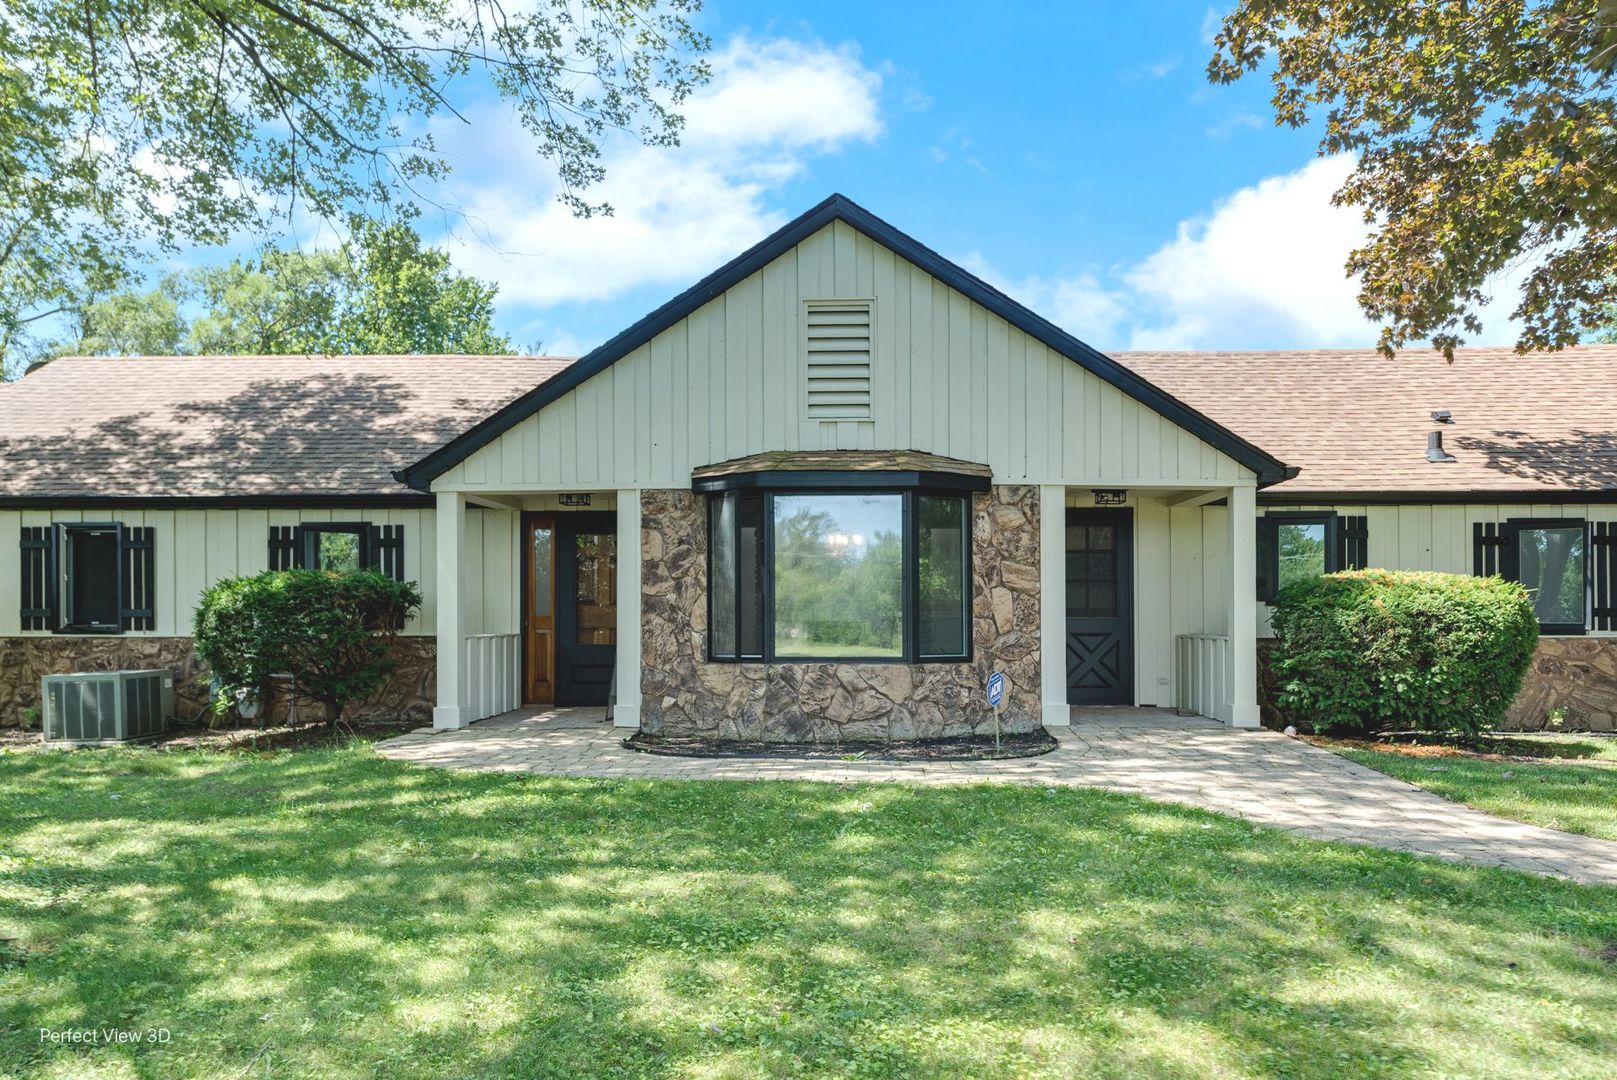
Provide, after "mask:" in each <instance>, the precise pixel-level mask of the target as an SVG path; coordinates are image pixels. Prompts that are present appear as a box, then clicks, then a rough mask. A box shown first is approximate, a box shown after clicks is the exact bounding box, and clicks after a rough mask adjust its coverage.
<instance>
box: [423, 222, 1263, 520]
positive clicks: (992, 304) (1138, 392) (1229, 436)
mask: <svg viewBox="0 0 1617 1080" xmlns="http://www.w3.org/2000/svg"><path fill="white" fill-rule="evenodd" d="M834 221H842V222H845V223H846V224H848V225H849V226H851V227H852V228H854V229H856V230H858V231H859V232H861V233H863V234H865V235H866V236H868V237H869V238H870V239H871V240H874V241H875V242H876V243H878V244H880V245H882V246H883V247H885V248H887V249H888V250H890V251H892V252H893V253H894V254H896V255H898V256H899V257H900V258H902V259H905V260H907V261H908V262H910V263H912V264H913V265H915V266H917V267H919V268H920V269H921V270H924V271H925V272H926V273H928V274H930V275H932V276H933V277H934V278H936V279H938V280H939V281H941V282H943V283H944V284H945V285H947V286H949V287H950V288H952V289H954V290H956V291H957V292H960V293H962V294H963V295H965V296H967V297H968V298H970V299H971V300H974V301H976V302H977V303H978V304H981V305H982V306H983V307H984V308H986V309H987V310H989V311H991V312H993V313H994V314H995V315H998V316H999V317H1000V318H1002V319H1004V320H1005V321H1006V322H1008V323H1010V324H1011V325H1012V326H1014V327H1016V328H1017V329H1018V330H1021V331H1022V332H1023V333H1025V334H1028V335H1029V336H1031V337H1033V338H1035V339H1037V340H1038V341H1040V342H1042V343H1043V344H1044V345H1045V346H1047V347H1048V348H1050V349H1051V350H1053V351H1054V352H1056V353H1058V354H1060V355H1061V356H1064V357H1066V358H1067V359H1068V360H1071V361H1072V362H1073V363H1075V364H1077V365H1079V366H1080V367H1082V368H1085V369H1086V370H1088V371H1089V372H1090V373H1091V374H1093V375H1095V376H1096V377H1097V378H1100V379H1101V380H1102V381H1104V382H1107V383H1110V384H1111V385H1113V386H1115V387H1116V388H1117V389H1119V390H1121V391H1122V392H1123V393H1125V394H1127V395H1128V396H1129V397H1132V398H1134V399H1135V400H1136V401H1139V402H1140V403H1141V404H1143V405H1145V406H1146V407H1147V408H1150V409H1152V410H1153V411H1155V412H1156V413H1158V414H1159V415H1161V416H1163V417H1164V418H1166V419H1167V420H1168V421H1170V422H1171V423H1173V424H1175V425H1177V426H1179V427H1181V428H1183V429H1184V430H1186V431H1188V432H1190V433H1191V434H1193V435H1195V436H1196V437H1197V438H1199V439H1201V440H1202V441H1204V442H1206V443H1208V444H1209V445H1211V446H1213V447H1214V448H1215V449H1217V450H1219V451H1221V452H1222V453H1224V454H1227V455H1228V456H1230V457H1231V458H1233V459H1234V460H1236V461H1237V462H1239V463H1241V464H1242V465H1245V466H1246V467H1247V468H1249V469H1251V470H1252V471H1253V472H1254V473H1255V474H1256V475H1257V477H1258V483H1259V485H1260V486H1261V485H1268V484H1274V483H1279V482H1280V481H1281V480H1283V479H1285V478H1286V476H1287V475H1288V469H1287V467H1286V465H1285V464H1284V463H1282V462H1281V461H1280V460H1279V459H1278V458H1276V457H1274V456H1273V455H1271V454H1269V453H1268V452H1266V451H1264V450H1262V449H1260V448H1258V447H1257V446H1255V445H1254V444H1252V443H1250V442H1248V441H1247V440H1245V439H1243V438H1242V437H1241V436H1239V435H1237V434H1235V432H1233V431H1231V430H1229V429H1228V428H1226V427H1223V426H1222V425H1220V424H1218V423H1215V422H1214V421H1212V420H1210V419H1209V418H1207V417H1206V416H1204V415H1203V414H1201V413H1200V412H1197V411H1196V410H1195V409H1193V408H1191V407H1190V406H1188V405H1186V404H1185V403H1184V402H1182V401H1180V400H1178V399H1177V398H1175V397H1173V396H1172V395H1170V394H1168V393H1166V392H1164V391H1163V390H1161V389H1160V388H1159V387H1157V386H1155V385H1153V384H1151V383H1150V382H1147V381H1146V380H1145V379H1143V378H1141V377H1140V376H1139V375H1137V374H1135V373H1134V372H1133V371H1131V370H1130V369H1129V368H1127V367H1124V366H1123V365H1122V364H1119V363H1117V362H1116V361H1114V360H1112V359H1111V358H1109V357H1107V356H1106V355H1104V354H1103V353H1101V352H1099V351H1098V350H1096V349H1094V348H1091V347H1090V346H1089V345H1086V344H1084V343H1083V342H1082V341H1079V340H1078V339H1077V338H1076V337H1074V336H1073V335H1071V334H1069V333H1068V332H1067V331H1065V330H1062V329H1061V328H1060V327H1058V326H1056V325H1055V324H1054V323H1052V322H1050V321H1049V320H1048V319H1046V318H1044V317H1043V316H1041V315H1039V314H1037V313H1036V312H1034V311H1032V310H1031V309H1029V308H1027V307H1025V306H1023V305H1022V304H1021V303H1018V302H1017V301H1015V300H1013V299H1011V298H1010V297H1009V296H1007V295H1005V294H1004V293H1002V292H1000V291H999V290H998V289H996V288H994V287H993V286H992V285H990V284H988V282H986V281H984V280H983V279H982V278H980V277H978V276H977V275H975V274H973V273H971V272H970V271H969V270H967V269H966V268H965V267H963V266H960V265H959V264H957V263H954V262H951V261H950V260H948V259H946V258H944V257H943V256H942V255H940V254H938V253H937V252H936V251H934V250H932V249H931V248H929V247H927V246H926V245H925V244H922V243H921V242H920V241H918V240H916V239H915V238H914V237H912V236H910V235H909V234H907V233H905V232H903V231H901V230H899V229H898V228H896V227H895V226H893V225H891V224H889V223H888V222H886V221H884V220H883V219H881V218H879V217H877V216H876V215H875V214H873V213H871V212H870V211H869V210H867V209H865V208H864V207H863V206H860V205H859V204H858V203H856V202H854V201H853V200H852V199H850V198H848V197H847V196H846V195H843V194H842V193H840V192H832V193H831V194H830V195H828V196H827V197H826V198H825V199H823V200H821V201H820V202H819V203H817V204H815V205H814V206H812V207H810V208H809V209H808V210H806V211H804V212H803V213H802V214H799V215H798V216H797V217H795V218H793V219H792V220H791V221H789V222H787V223H786V224H785V225H782V226H781V227H780V228H779V229H776V230H775V231H774V232H773V233H771V234H770V235H768V236H766V237H765V238H764V239H762V240H760V241H759V242H758V243H756V244H754V245H753V246H752V247H750V248H748V249H747V250H746V251H744V252H742V253H741V254H740V255H737V256H736V257H735V258H734V259H731V260H730V261H729V262H727V263H725V264H724V265H723V266H721V267H719V268H718V269H717V270H715V271H713V272H712V273H711V274H708V275H707V276H706V277H704V278H702V279H701V280H700V281H698V282H697V283H696V284H694V285H692V286H691V287H690V288H688V289H686V290H685V291H684V292H682V293H680V294H679V295H678V296H675V297H674V298H673V299H671V300H669V301H668V302H667V303H665V304H663V305H662V306H661V307H659V308H657V309H656V310H655V311H652V312H651V313H650V314H648V315H646V316H644V317H643V318H641V319H640V320H638V321H637V322H635V323H634V324H633V325H632V326H630V327H628V328H627V329H625V330H623V331H621V332H620V333H618V334H616V335H614V336H613V337H612V338H610V339H609V340H607V341H606V342H604V343H603V344H601V345H599V346H597V347H596V348H594V349H592V350H591V351H589V352H587V353H585V354H584V355H583V356H582V357H580V358H579V360H578V362H577V363H575V364H573V365H571V366H570V367H568V368H567V369H566V370H565V371H561V372H559V373H557V374H556V375H554V376H552V377H551V378H549V379H547V380H546V381H545V382H543V383H541V384H540V385H539V386H537V387H535V388H534V389H533V390H532V391H530V392H529V393H527V394H524V395H523V396H522V397H520V398H518V399H517V400H516V401H513V402H511V403H510V404H509V405H507V406H506V407H505V408H503V409H501V410H500V411H499V412H497V413H494V414H493V415H491V416H489V417H487V418H485V419H484V420H483V421H482V423H480V424H478V425H477V426H475V427H473V428H471V429H470V430H468V431H466V432H464V433H462V434H461V435H460V436H459V437H457V438H455V439H453V440H451V441H450V442H448V443H446V444H444V445H443V446H441V447H439V448H438V449H437V450H435V451H433V452H432V453H431V454H428V455H427V456H426V457H424V458H422V459H421V460H420V461H418V462H416V463H415V464H413V465H411V466H410V467H409V468H406V469H400V470H399V471H398V472H396V473H395V474H394V475H395V476H397V477H398V479H399V480H400V481H401V482H403V483H405V484H407V485H409V486H410V487H412V488H414V489H416V490H417V491H427V490H429V489H430V488H431V485H432V481H433V479H435V478H436V477H438V476H440V475H442V474H443V473H444V472H445V471H446V470H448V469H449V468H451V467H452V466H454V465H456V464H457V463H459V462H461V461H464V460H465V459H466V458H468V457H470V456H471V455H472V454H473V453H475V452H476V451H477V450H479V449H481V448H482V447H484V446H486V445H488V444H489V443H490V442H492V441H493V440H494V439H496V438H498V437H499V436H500V435H501V434H503V433H504V432H506V431H508V430H510V429H511V428H512V427H514V426H516V425H517V424H518V423H520V422H522V421H523V420H525V419H526V418H528V417H529V416H532V415H533V414H534V413H536V412H538V411H539V410H540V409H542V408H544V407H545V406H546V405H548V404H549V403H550V402H552V401H555V400H556V399H557V398H560V397H561V396H562V395H564V394H566V393H567V392H569V391H570V390H573V389H575V388H576V387H578V386H580V385H581V384H583V383H584V382H586V381H587V380H589V379H590V378H592V377H593V376H595V375H596V374H598V373H600V372H601V371H604V370H605V369H606V368H608V367H610V366H611V365H613V364H615V363H616V362H617V361H618V360H620V359H622V358H623V357H624V356H627V355H628V354H629V353H631V352H633V351H634V350H635V349H637V348H639V347H640V346H641V345H644V344H646V343H647V342H649V341H650V340H651V339H652V338H654V337H656V336H657V335H658V334H660V333H662V332H663V331H664V330H667V329H669V328H670V327H672V326H673V325H674V324H675V323H677V322H679V321H680V320H681V319H684V318H685V317H687V316H689V315H690V314H691V313H693V312H694V311H696V310H697V309H698V308H700V307H701V306H702V305H704V304H706V303H707V302H709V301H710V300H713V299H716V298H717V297H718V296H719V295H721V294H722V293H724V292H725V291H727V290H728V289H730V288H731V287H733V286H735V285H736V284H738V283H740V282H741V281H743V280H745V279H746V278H747V277H750V276H751V275H752V274H754V273H756V272H758V271H759V270H761V269H763V268H764V267H765V266H767V265H768V264H769V263H772V262H774V261H775V260H776V259H778V258H779V257H780V256H781V255H783V254H785V253H786V252H787V251H789V250H791V249H792V248H794V247H796V246H797V245H798V244H800V243H802V242H803V241H804V240H806V239H807V238H808V237H810V236H812V235H813V234H814V233H817V232H819V231H820V230H821V229H823V228H825V227H826V226H827V225H829V224H831V223H832V222H834Z"/></svg>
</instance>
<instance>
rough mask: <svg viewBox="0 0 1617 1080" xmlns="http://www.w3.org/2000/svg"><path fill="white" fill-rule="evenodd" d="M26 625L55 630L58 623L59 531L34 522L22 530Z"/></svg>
mask: <svg viewBox="0 0 1617 1080" xmlns="http://www.w3.org/2000/svg"><path fill="white" fill-rule="evenodd" d="M21 548H22V612H21V614H22V628H23V629H24V630H55V629H56V628H57V626H58V623H57V581H58V574H57V572H56V530H55V529H54V528H52V527H51V526H49V525H30V526H26V527H24V529H23V530H22V545H21Z"/></svg>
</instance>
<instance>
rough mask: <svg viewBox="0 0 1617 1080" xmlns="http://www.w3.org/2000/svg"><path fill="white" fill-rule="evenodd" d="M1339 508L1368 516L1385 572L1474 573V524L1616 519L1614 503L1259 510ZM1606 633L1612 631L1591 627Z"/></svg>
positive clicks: (1375, 561) (1264, 629) (1372, 556)
mask: <svg viewBox="0 0 1617 1080" xmlns="http://www.w3.org/2000/svg"><path fill="white" fill-rule="evenodd" d="M1310 510H1311V511H1334V512H1335V513H1336V514H1338V515H1341V516H1348V515H1355V516H1363V517H1364V518H1365V527H1366V529H1367V531H1368V534H1369V535H1368V537H1367V543H1366V562H1367V563H1368V564H1369V565H1370V566H1371V567H1375V568H1378V569H1382V570H1438V571H1442V572H1444V573H1449V574H1469V573H1471V572H1472V571H1473V570H1474V568H1475V562H1474V560H1473V550H1472V531H1473V530H1472V526H1473V525H1477V524H1484V525H1487V524H1492V525H1502V524H1504V523H1505V522H1507V521H1510V520H1512V519H1516V518H1582V519H1584V520H1585V521H1590V522H1595V521H1607V522H1611V521H1617V504H1613V503H1579V502H1566V503H1531V504H1523V503H1435V504H1433V503H1416V504H1412V505H1405V506H1376V505H1364V504H1359V505H1354V504H1351V503H1325V502H1318V503H1313V502H1311V503H1308V504H1306V505H1299V506H1290V505H1287V506H1260V507H1259V508H1258V512H1259V513H1260V514H1263V513H1285V512H1288V511H1310ZM1258 633H1259V634H1260V635H1261V636H1265V637H1266V636H1268V634H1269V633H1270V625H1269V605H1267V604H1259V605H1258ZM1590 633H1591V634H1600V635H1606V634H1610V633H1612V632H1611V631H1590Z"/></svg>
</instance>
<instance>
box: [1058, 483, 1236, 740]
mask: <svg viewBox="0 0 1617 1080" xmlns="http://www.w3.org/2000/svg"><path fill="white" fill-rule="evenodd" d="M1040 495H1041V498H1040V502H1041V505H1042V506H1043V507H1044V508H1045V509H1044V513H1043V516H1042V520H1041V526H1040V528H1041V543H1040V603H1041V626H1042V628H1044V629H1045V632H1044V633H1043V634H1042V636H1041V642H1040V649H1041V655H1042V661H1043V662H1042V672H1043V677H1042V681H1043V687H1044V694H1043V712H1044V723H1045V726H1046V727H1053V726H1057V725H1060V724H1062V723H1065V722H1066V717H1067V715H1068V710H1069V708H1071V707H1095V706H1118V705H1122V706H1155V707H1159V708H1170V709H1175V710H1178V711H1180V712H1182V713H1194V714H1197V715H1201V716H1206V717H1209V718H1211V719H1214V720H1217V721H1219V722H1220V723H1223V724H1225V725H1227V726H1229V727H1239V728H1255V727H1257V726H1259V714H1258V698H1257V689H1258V674H1257V670H1258V669H1257V631H1258V625H1257V618H1258V605H1257V597H1256V589H1255V581H1254V576H1255V575H1254V571H1255V567H1256V564H1257V550H1256V543H1257V506H1256V486H1255V484H1254V483H1252V482H1250V481H1248V482H1244V483H1236V484H1226V485H1219V486H1198V487H1185V486H1183V485H1180V486H1173V487H1168V486H1156V487H1152V486H1137V485H1131V486H1129V487H1122V486H1121V485H1120V486H1118V487H1115V488H1113V487H1100V486H1084V487H1077V486H1071V485H1065V486H1063V485H1048V486H1043V487H1041V488H1040ZM1052 630H1053V632H1050V631H1052Z"/></svg>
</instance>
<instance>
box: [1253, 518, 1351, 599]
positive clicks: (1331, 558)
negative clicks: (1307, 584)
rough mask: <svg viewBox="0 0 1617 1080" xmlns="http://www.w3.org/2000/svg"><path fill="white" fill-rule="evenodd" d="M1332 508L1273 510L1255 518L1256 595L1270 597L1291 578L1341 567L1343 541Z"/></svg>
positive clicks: (1333, 570)
mask: <svg viewBox="0 0 1617 1080" xmlns="http://www.w3.org/2000/svg"><path fill="white" fill-rule="evenodd" d="M1341 520H1342V519H1339V518H1338V517H1337V516H1336V514H1335V513H1333V512H1331V511H1328V510H1326V511H1312V510H1309V511H1280V510H1272V511H1270V512H1269V513H1267V514H1265V515H1263V516H1262V517H1260V518H1259V519H1258V537H1257V540H1258V542H1257V552H1258V599H1259V600H1262V601H1265V602H1267V601H1270V600H1273V599H1274V598H1275V594H1276V593H1278V592H1279V591H1280V590H1281V589H1283V588H1285V587H1286V586H1287V585H1290V584H1291V583H1292V582H1294V581H1301V580H1303V579H1305V578H1309V577H1318V576H1320V575H1321V574H1329V573H1334V572H1335V571H1337V570H1341V569H1342V568H1343V563H1342V558H1343V554H1344V552H1345V551H1346V543H1345V541H1343V539H1342V537H1341V530H1340V521H1341Z"/></svg>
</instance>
